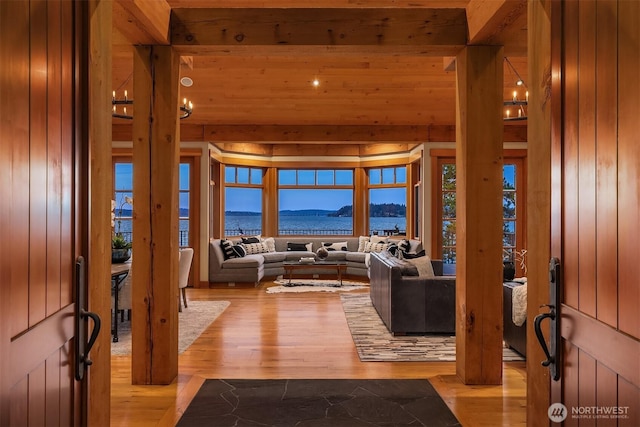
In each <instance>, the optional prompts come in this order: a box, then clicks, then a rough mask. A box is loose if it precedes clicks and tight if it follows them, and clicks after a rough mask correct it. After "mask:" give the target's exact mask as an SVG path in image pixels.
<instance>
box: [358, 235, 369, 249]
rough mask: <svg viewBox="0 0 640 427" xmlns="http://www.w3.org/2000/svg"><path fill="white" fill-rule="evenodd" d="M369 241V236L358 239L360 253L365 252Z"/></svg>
mask: <svg viewBox="0 0 640 427" xmlns="http://www.w3.org/2000/svg"><path fill="white" fill-rule="evenodd" d="M368 241H369V236H360V237H358V252H364V245H365V244H366V243H367V242H368Z"/></svg>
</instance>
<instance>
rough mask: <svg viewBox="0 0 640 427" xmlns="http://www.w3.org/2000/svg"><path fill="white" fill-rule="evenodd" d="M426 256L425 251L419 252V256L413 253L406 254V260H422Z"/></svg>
mask: <svg viewBox="0 0 640 427" xmlns="http://www.w3.org/2000/svg"><path fill="white" fill-rule="evenodd" d="M424 255H425V252H424V249H423V250H421V251H420V252H418V253H417V254H412V253H411V252H407V253H405V254H404V257H405V259H415V258H420V257H423V256H424Z"/></svg>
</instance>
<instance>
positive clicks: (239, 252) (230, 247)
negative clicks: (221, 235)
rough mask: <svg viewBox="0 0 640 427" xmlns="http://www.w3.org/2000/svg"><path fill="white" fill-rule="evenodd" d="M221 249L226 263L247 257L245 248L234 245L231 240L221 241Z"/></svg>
mask: <svg viewBox="0 0 640 427" xmlns="http://www.w3.org/2000/svg"><path fill="white" fill-rule="evenodd" d="M220 247H221V248H222V254H223V255H224V259H225V261H226V260H228V259H233V258H242V257H243V256H245V255H246V252H245V250H244V248H243V247H242V246H240V245H234V244H233V242H232V241H231V240H221V241H220Z"/></svg>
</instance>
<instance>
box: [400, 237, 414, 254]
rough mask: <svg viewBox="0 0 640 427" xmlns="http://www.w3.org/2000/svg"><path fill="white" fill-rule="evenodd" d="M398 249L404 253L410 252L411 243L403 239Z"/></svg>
mask: <svg viewBox="0 0 640 427" xmlns="http://www.w3.org/2000/svg"><path fill="white" fill-rule="evenodd" d="M398 248H399V249H400V250H401V251H402V252H409V251H410V249H411V242H409V241H408V240H407V239H402V240H400V241H399V242H398Z"/></svg>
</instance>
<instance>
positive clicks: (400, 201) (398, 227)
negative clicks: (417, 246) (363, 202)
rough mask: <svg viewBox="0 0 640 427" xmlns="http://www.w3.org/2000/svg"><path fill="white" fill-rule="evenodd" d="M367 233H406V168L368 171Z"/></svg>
mask: <svg viewBox="0 0 640 427" xmlns="http://www.w3.org/2000/svg"><path fill="white" fill-rule="evenodd" d="M367 173H368V175H369V230H370V232H371V234H380V235H383V234H384V235H404V234H406V230H407V168H406V166H402V167H389V168H373V169H369V170H368V172H367Z"/></svg>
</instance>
